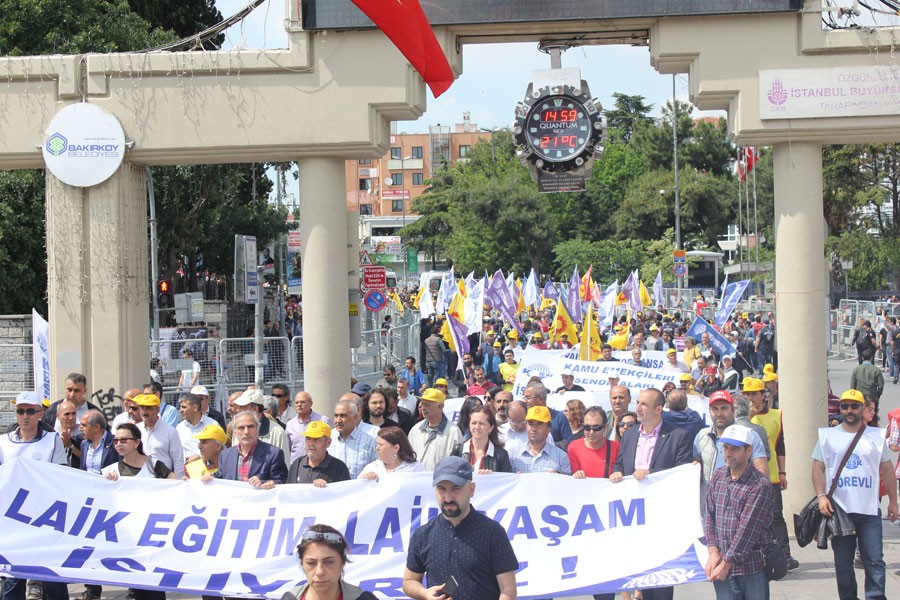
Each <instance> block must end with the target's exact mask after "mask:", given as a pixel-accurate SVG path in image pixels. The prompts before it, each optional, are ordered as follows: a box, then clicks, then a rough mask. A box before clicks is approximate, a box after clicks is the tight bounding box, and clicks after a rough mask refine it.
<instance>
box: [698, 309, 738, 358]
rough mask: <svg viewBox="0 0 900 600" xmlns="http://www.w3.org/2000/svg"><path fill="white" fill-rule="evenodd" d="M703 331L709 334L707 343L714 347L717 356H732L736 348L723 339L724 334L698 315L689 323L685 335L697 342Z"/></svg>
mask: <svg viewBox="0 0 900 600" xmlns="http://www.w3.org/2000/svg"><path fill="white" fill-rule="evenodd" d="M704 333H708V334H709V343H710V344H712V346H713V348H715V349H716V351H717V352H718V353H719V356H734V355H735V354H736V353H737V349H735V347H734V346H733V345H732V344H731V342H729V341H728V340H727V339H725V336H723V335H722V334H721V333H719V332H718V331H716V330H715V328H713V326H712V325H710V324H709V323H707V322H706V321H705V320H704V319H703V317H701V316H699V315H698V316H697V318H696V319H694V322H693V323H691V328H690V329H688V331H687V335H688V337H692V338H694V339H695V340H697V341H698V342H699V341H700V338H701V337H703V334H704Z"/></svg>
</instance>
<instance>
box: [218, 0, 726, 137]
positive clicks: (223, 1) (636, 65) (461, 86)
mask: <svg viewBox="0 0 900 600" xmlns="http://www.w3.org/2000/svg"><path fill="white" fill-rule="evenodd" d="M290 1H298V0H267V1H266V2H265V3H263V4H262V5H261V6H260V7H259V8H257V9H256V10H255V11H253V13H251V15H250V16H249V17H248V18H247V19H245V20H244V22H243V23H242V24H240V25H236V26H234V27H232V28H231V29H229V30H228V32H227V39H226V42H225V47H226V48H235V47H237V48H283V47H286V46H287V35H286V34H285V33H284V27H283V24H282V23H283V19H284V14H285V3H286V2H290ZM246 5H247V0H216V6H217V8H218V9H219V10H220V11H221V12H222V15H223V16H224V17H228V16H231V15H232V14H234V13H235V12H237V11H238V10H240V9H242V8H243V7H245V6H246ZM562 66H563V67H579V68H580V69H581V78H582V79H584V80H586V81H587V83H588V86H589V87H590V91H591V94H592V95H593V96H594V97H596V98H599V99H600V102H601V104H602V105H603V106H604V108H612V106H613V104H612V94H613V93H614V92H620V93H624V94H628V95H641V96H643V97H644V98H645V99H646V102H647V103H648V104H652V105H653V112H652V114H653V116H658V115H659V112H660V109H661V107H662V106H663V105H664V104H665V103H666V102H667V101H670V100H671V98H672V76H671V75H660V74H659V73H657V72H656V71H655V70H654V69H653V67H651V66H650V52H649V49H648V48H646V47H631V46H584V47H581V48H572V49H570V50H569V51H567V52H566V53H564V54H563V57H562ZM548 68H550V57H549V55H547V54H544V53H542V52H540V51H539V50H538V49H537V45H536V44H534V43H525V44H473V45H466V46H464V47H463V73H462V75H461V76H460V77H459V78H458V79H457V80H456V81H455V82H454V83H453V85H452V86H451V87H450V89H449V90H448V91H446V92H445V93H444V94H443V95H442V96H441V97H440V98H438V99H436V100H435V98H434V97H433V96H432V95H431V91H430V90H429V91H428V106H427V109H426V112H425V114H423V115H422V116H421V117H420V118H419V119H418V120H416V121H401V122H399V123H398V124H397V131H398V132H400V133H426V132H427V131H428V127H429V126H431V125H438V124H440V125H450V126H452V125H454V124H456V123H461V122H462V118H463V113H464V112H469V113H470V114H471V121H472V122H473V123H475V124H477V125H478V126H479V127H484V128H486V129H494V128H505V127H510V126H511V125H512V122H513V115H514V110H515V107H516V103H517V102H519V101H520V100H522V98H523V97H524V96H525V89H526V88H527V86H528V83H529V82H530V81H531V78H532V71H533V70H534V69H548ZM675 94H676V96H677V98H678V99H679V100H681V101H684V102H687V101H688V77H687V74H684V75H678V76H676V78H675ZM705 114H721V115H724V113H701V112H700V111H698V110H696V109H695V110H694V116H695V117H699V116H701V115H705Z"/></svg>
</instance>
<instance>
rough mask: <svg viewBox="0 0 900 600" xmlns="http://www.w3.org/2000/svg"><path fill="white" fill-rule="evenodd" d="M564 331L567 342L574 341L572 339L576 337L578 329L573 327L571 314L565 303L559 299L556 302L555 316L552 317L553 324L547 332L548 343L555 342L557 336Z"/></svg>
mask: <svg viewBox="0 0 900 600" xmlns="http://www.w3.org/2000/svg"><path fill="white" fill-rule="evenodd" d="M564 333H565V334H566V335H567V336H568V338H569V342H574V340H577V339H578V329H576V328H575V322H574V321H572V316H571V315H570V314H569V310H568V309H567V308H566V303H565V302H563V301H562V300H560V301H559V302H557V303H556V318H554V319H553V325H552V326H551V327H550V331H549V333H548V335H549V336H550V343H551V344H553V343H555V342H556V340H557V339H558V338H559V336H560V335H562V334H564Z"/></svg>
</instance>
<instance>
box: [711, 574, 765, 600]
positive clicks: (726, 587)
mask: <svg viewBox="0 0 900 600" xmlns="http://www.w3.org/2000/svg"><path fill="white" fill-rule="evenodd" d="M713 586H714V587H715V588H716V600H769V580H768V579H767V578H766V572H765V570H763V571H759V572H757V573H753V574H751V575H729V576H728V577H727V578H726V579H725V581H714V582H713Z"/></svg>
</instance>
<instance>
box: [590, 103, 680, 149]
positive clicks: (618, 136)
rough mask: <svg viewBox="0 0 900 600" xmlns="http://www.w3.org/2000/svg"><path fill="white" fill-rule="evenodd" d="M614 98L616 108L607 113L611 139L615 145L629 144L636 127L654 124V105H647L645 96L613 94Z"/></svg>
mask: <svg viewBox="0 0 900 600" xmlns="http://www.w3.org/2000/svg"><path fill="white" fill-rule="evenodd" d="M613 98H614V103H615V108H613V109H612V110H608V111H606V120H607V128H608V129H609V138H610V140H612V141H613V142H615V143H618V142H625V143H627V142H629V141H631V138H632V136H633V135H634V130H635V128H636V127H638V126H639V125H649V124H651V123H652V122H653V119H652V118H651V117H650V111H651V110H653V105H652V104H646V103H645V102H644V97H643V96H629V95H627V94H622V93H619V92H613ZM670 131H671V130H670Z"/></svg>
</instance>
